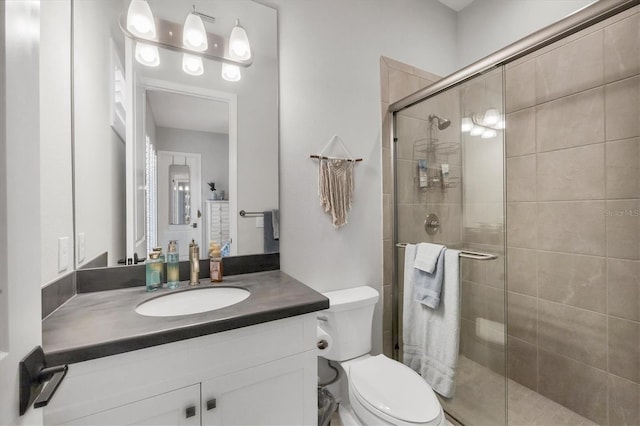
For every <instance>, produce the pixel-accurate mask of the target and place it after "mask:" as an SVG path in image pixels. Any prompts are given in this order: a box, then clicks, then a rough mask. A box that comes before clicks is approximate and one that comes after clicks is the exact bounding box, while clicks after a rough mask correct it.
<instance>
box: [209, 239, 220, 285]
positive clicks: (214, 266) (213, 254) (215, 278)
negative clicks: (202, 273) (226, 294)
mask: <svg viewBox="0 0 640 426" xmlns="http://www.w3.org/2000/svg"><path fill="white" fill-rule="evenodd" d="M209 272H210V276H211V282H212V283H219V282H221V281H222V272H223V271H222V257H221V256H220V246H219V245H218V244H217V243H216V242H215V241H212V242H211V243H210V244H209Z"/></svg>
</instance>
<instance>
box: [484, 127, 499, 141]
mask: <svg viewBox="0 0 640 426" xmlns="http://www.w3.org/2000/svg"><path fill="white" fill-rule="evenodd" d="M497 134H498V133H497V132H496V131H495V130H493V129H484V131H483V132H482V139H491V138H495V137H496V135H497Z"/></svg>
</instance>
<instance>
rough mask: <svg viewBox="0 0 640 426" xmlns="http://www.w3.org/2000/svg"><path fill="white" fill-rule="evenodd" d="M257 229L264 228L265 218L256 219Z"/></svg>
mask: <svg viewBox="0 0 640 426" xmlns="http://www.w3.org/2000/svg"><path fill="white" fill-rule="evenodd" d="M256 228H264V217H263V216H258V217H256Z"/></svg>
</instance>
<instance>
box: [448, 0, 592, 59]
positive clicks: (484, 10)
mask: <svg viewBox="0 0 640 426" xmlns="http://www.w3.org/2000/svg"><path fill="white" fill-rule="evenodd" d="M593 2H594V0H476V1H475V2H473V3H471V5H469V6H468V7H466V8H464V9H463V10H462V11H460V13H459V14H458V21H457V25H458V32H457V38H458V45H457V51H458V60H457V65H458V66H457V67H458V68H463V67H465V66H467V65H469V64H471V63H473V62H475V61H477V60H478V59H482V58H484V57H485V56H487V55H489V54H491V53H493V52H495V51H497V50H499V49H501V48H503V47H505V46H508V45H509V44H511V43H513V42H515V41H517V40H519V39H521V38H523V37H525V36H527V35H528V34H531V33H532V32H535V31H537V30H539V29H541V28H544V27H546V26H547V25H551V24H552V23H554V22H556V21H558V20H560V19H562V18H564V17H565V16H567V15H569V14H570V13H572V12H574V11H576V10H578V9H580V8H581V7H583V6H586V5H588V4H590V3H593Z"/></svg>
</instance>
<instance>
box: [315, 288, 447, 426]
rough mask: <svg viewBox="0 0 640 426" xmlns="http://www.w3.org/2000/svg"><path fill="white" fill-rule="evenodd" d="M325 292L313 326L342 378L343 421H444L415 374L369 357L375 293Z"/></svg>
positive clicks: (379, 357)
mask: <svg viewBox="0 0 640 426" xmlns="http://www.w3.org/2000/svg"><path fill="white" fill-rule="evenodd" d="M324 295H325V296H326V297H327V298H328V299H329V301H330V307H329V309H327V310H325V311H322V312H319V314H318V325H319V326H320V327H321V328H322V329H323V330H324V331H325V332H326V333H327V334H329V335H330V336H331V338H332V345H331V347H330V348H329V350H328V351H327V352H326V353H324V354H323V355H322V357H323V358H326V359H329V360H333V361H337V362H338V363H339V365H340V367H341V369H342V370H343V372H344V377H345V378H346V380H347V384H348V400H347V401H343V402H342V403H341V407H340V410H341V414H344V416H345V418H346V419H349V420H347V421H343V424H362V425H401V426H409V425H413V426H422V425H425V426H426V425H429V426H431V425H435V426H441V425H446V424H447V422H446V420H445V417H444V412H443V410H442V407H441V406H440V403H439V401H438V399H437V397H436V395H435V393H434V392H433V390H432V389H431V387H430V386H429V384H428V383H427V382H425V381H424V379H422V377H420V375H418V374H417V373H416V372H415V371H413V370H411V369H410V368H409V367H407V366H405V365H404V364H402V363H399V362H398V361H395V360H392V359H390V358H387V357H386V356H384V355H377V356H371V355H369V351H370V350H371V325H372V320H373V309H374V307H375V304H376V302H377V301H378V297H379V295H378V292H377V291H376V290H374V289H373V288H371V287H366V286H364V287H356V288H351V289H347V290H339V291H332V292H328V293H324ZM353 417H355V418H353ZM351 418H353V420H355V422H352V421H350V420H351Z"/></svg>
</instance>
